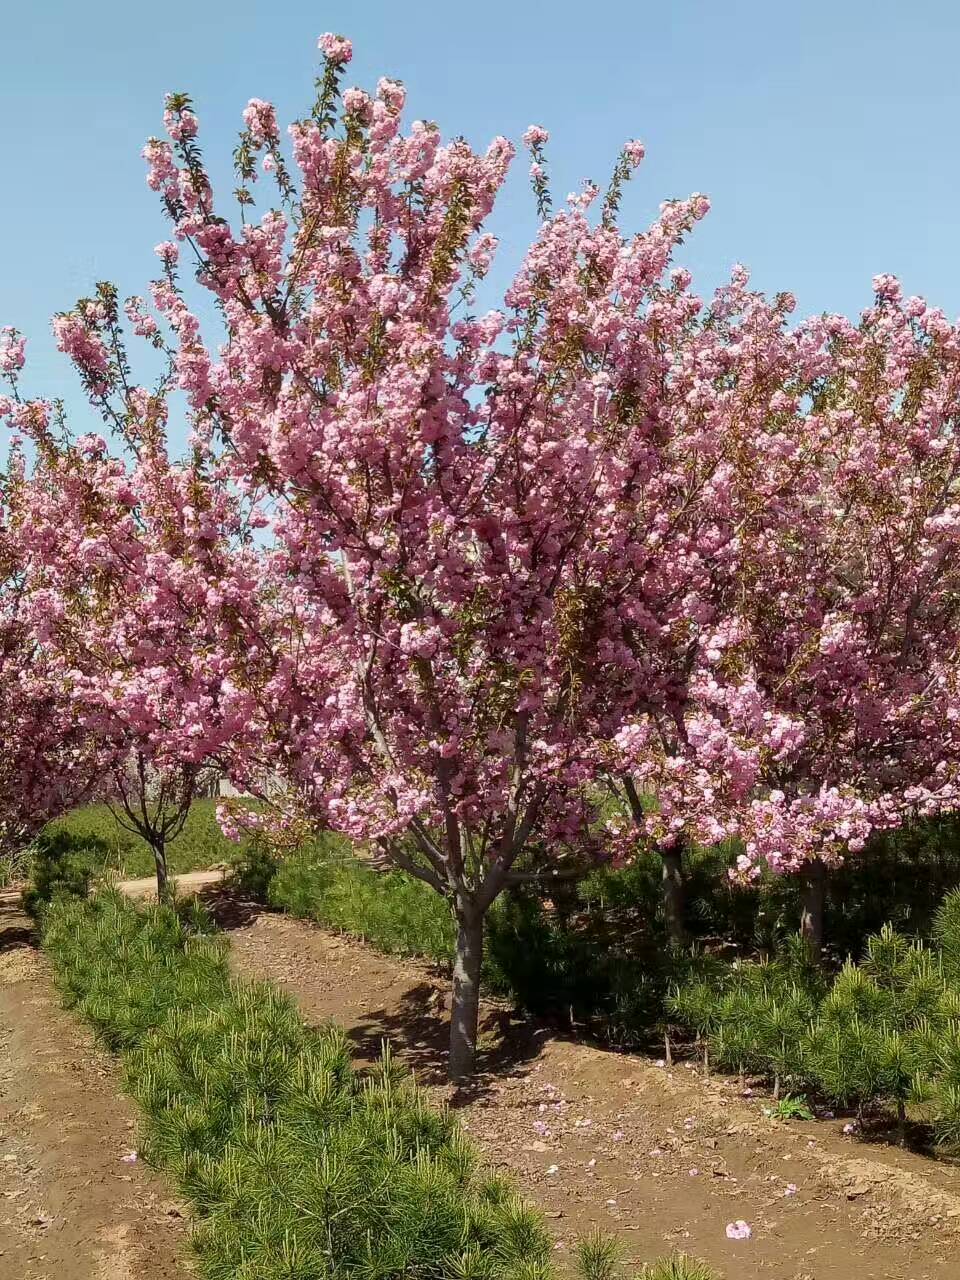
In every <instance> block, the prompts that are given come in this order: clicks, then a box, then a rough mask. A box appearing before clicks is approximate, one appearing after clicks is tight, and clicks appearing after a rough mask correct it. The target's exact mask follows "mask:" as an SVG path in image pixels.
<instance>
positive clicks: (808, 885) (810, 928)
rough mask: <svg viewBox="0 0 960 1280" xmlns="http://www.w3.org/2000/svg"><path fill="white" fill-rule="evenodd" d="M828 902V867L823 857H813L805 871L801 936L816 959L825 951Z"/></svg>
mask: <svg viewBox="0 0 960 1280" xmlns="http://www.w3.org/2000/svg"><path fill="white" fill-rule="evenodd" d="M826 903H827V868H826V867H825V866H824V863H823V861H822V859H820V858H813V859H812V860H811V861H810V862H808V863H807V867H806V870H805V871H804V873H803V898H802V901H801V907H800V936H801V937H802V938H803V939H804V941H805V942H806V944H807V946H808V947H809V949H810V954H811V955H812V956H813V958H814V959H815V960H819V959H820V953H821V952H822V951H823V936H824V935H823V931H824V914H825V910H826Z"/></svg>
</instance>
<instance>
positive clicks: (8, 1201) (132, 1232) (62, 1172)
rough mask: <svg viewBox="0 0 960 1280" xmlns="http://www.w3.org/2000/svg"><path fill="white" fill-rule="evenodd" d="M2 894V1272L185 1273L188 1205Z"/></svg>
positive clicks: (46, 1276)
mask: <svg viewBox="0 0 960 1280" xmlns="http://www.w3.org/2000/svg"><path fill="white" fill-rule="evenodd" d="M17 901H18V895H17V894H15V893H5V894H0V1277H2V1278H3V1280H186V1277H187V1276H188V1275H189V1274H190V1272H189V1268H188V1265H187V1262H186V1260H185V1259H186V1254H185V1250H184V1248H183V1246H184V1243H185V1241H184V1235H185V1229H186V1220H185V1217H184V1215H185V1213H186V1209H185V1208H184V1207H183V1206H182V1205H181V1204H179V1203H178V1202H177V1201H176V1199H175V1196H174V1195H173V1192H172V1189H171V1187H170V1185H169V1184H168V1183H167V1181H166V1180H165V1179H164V1178H162V1177H161V1176H160V1175H159V1174H156V1173H154V1172H152V1171H151V1170H150V1169H148V1168H147V1167H146V1166H145V1165H144V1163H143V1161H141V1160H137V1161H135V1162H128V1161H124V1159H123V1157H124V1156H128V1157H129V1156H130V1155H131V1153H132V1152H133V1151H134V1150H135V1149H136V1128H135V1119H134V1109H133V1106H132V1104H130V1103H129V1102H128V1101H127V1100H126V1099H125V1098H124V1097H123V1096H122V1095H121V1094H120V1092H119V1084H118V1077H117V1070H116V1065H115V1063H114V1062H113V1060H112V1059H111V1058H110V1056H109V1055H108V1054H106V1053H104V1052H102V1051H101V1050H100V1049H98V1048H97V1047H96V1045H95V1044H94V1043H93V1039H92V1037H91V1035H90V1034H89V1032H88V1031H87V1030H86V1028H85V1027H84V1026H83V1025H82V1024H81V1023H80V1021H79V1019H77V1018H76V1017H74V1016H73V1015H71V1014H69V1013H66V1012H65V1011H64V1010H63V1009H61V1008H60V1006H59V1004H58V1002H57V998H56V995H55V993H54V991H53V987H52V983H51V980H50V974H49V971H48V968H47V964H46V960H45V958H44V957H43V955H42V954H41V953H40V952H38V951H37V950H36V948H35V947H34V945H33V936H32V931H31V926H30V920H29V918H28V917H27V916H25V915H24V914H23V913H22V912H21V911H20V910H19V907H18V905H17Z"/></svg>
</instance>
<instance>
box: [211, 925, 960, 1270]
mask: <svg viewBox="0 0 960 1280" xmlns="http://www.w3.org/2000/svg"><path fill="white" fill-rule="evenodd" d="M232 941H233V956H234V963H235V965H236V967H237V969H238V971H240V972H243V973H244V974H248V975H252V976H257V977H262V978H269V979H272V980H273V981H275V982H278V983H280V984H281V985H282V986H283V987H285V988H286V989H287V990H288V991H289V992H290V993H291V994H292V995H293V996H294V997H295V998H296V999H297V1000H298V1002H299V1003H300V1005H301V1007H302V1009H303V1011H304V1013H305V1015H306V1016H307V1017H308V1018H311V1019H316V1020H321V1019H327V1018H333V1019H336V1020H337V1021H338V1022H339V1023H341V1024H342V1025H343V1026H345V1027H346V1028H347V1032H348V1035H349V1037H350V1039H351V1041H352V1042H353V1045H354V1047H355V1050H356V1053H357V1055H358V1057H359V1058H360V1059H362V1060H370V1059H372V1058H374V1057H376V1055H377V1054H378V1052H379V1050H380V1046H381V1043H382V1041H383V1040H384V1039H389V1040H390V1041H391V1042H392V1044H393V1045H394V1047H395V1048H396V1050H397V1052H398V1054H399V1055H400V1056H401V1057H402V1058H403V1059H404V1060H405V1061H406V1062H407V1063H408V1064H409V1065H410V1066H411V1067H413V1069H414V1070H415V1072H416V1074H417V1077H418V1079H419V1080H420V1081H421V1083H422V1084H424V1085H425V1087H427V1088H428V1089H429V1090H430V1091H431V1092H432V1093H434V1094H435V1095H436V1096H438V1097H443V1098H444V1099H447V1100H449V1101H450V1102H451V1104H452V1105H453V1106H454V1107H455V1108H456V1109H457V1111H458V1114H459V1115H460V1117H461V1119H462V1121H463V1123H464V1125H465V1126H466V1127H467V1129H468V1131H469V1132H470V1134H471V1135H472V1136H473V1137H474V1139H475V1140H476V1141H477V1142H478V1143H479V1144H480V1146H481V1147H482V1149H483V1150H484V1152H485V1153H486V1157H487V1160H488V1162H489V1163H490V1164H491V1165H493V1166H496V1167H498V1168H500V1169H501V1170H503V1171H505V1172H508V1173H509V1174H511V1175H512V1176H513V1177H514V1178H515V1180H516V1181H517V1182H518V1184H519V1185H520V1187H521V1188H522V1189H523V1190H524V1191H525V1192H527V1193H528V1194H529V1195H530V1196H531V1197H532V1198H533V1199H535V1200H537V1201H539V1202H540V1203H541V1205H542V1206H543V1207H544V1209H545V1211H546V1213H547V1216H548V1218H549V1219H550V1226H551V1228H552V1230H553V1231H554V1234H555V1236H556V1239H557V1250H558V1253H559V1254H561V1255H562V1254H564V1253H568V1252H569V1250H570V1249H571V1246H572V1244H573V1242H574V1240H575V1239H576V1237H577V1236H578V1235H580V1234H582V1233H583V1232H584V1231H586V1230H588V1229H590V1228H591V1227H593V1226H595V1225H598V1226H600V1227H602V1228H604V1229H606V1230H609V1231H613V1232H616V1233H618V1234H619V1235H620V1236H621V1237H622V1238H623V1240H624V1241H625V1245H626V1250H627V1255H628V1257H630V1258H632V1259H635V1260H636V1261H645V1260H647V1261H648V1260H650V1259H652V1258H653V1257H656V1256H658V1255H660V1254H663V1253H667V1252H672V1251H674V1250H677V1249H679V1250H683V1251H685V1252H689V1253H691V1254H693V1255H695V1256H697V1257H700V1258H703V1259H704V1260H705V1261H707V1262H709V1263H710V1264H711V1265H713V1266H714V1267H715V1268H716V1269H717V1270H718V1272H719V1273H720V1275H721V1276H723V1277H725V1278H726V1280H753V1278H758V1280H841V1278H842V1280H849V1278H850V1277H855V1278H856V1280H960V1169H958V1168H956V1167H954V1166H951V1165H947V1164H945V1163H940V1162H936V1161H933V1160H931V1159H928V1158H925V1157H923V1156H921V1155H914V1154H912V1153H910V1152H904V1151H900V1150H898V1149H896V1148H893V1147H889V1146H885V1145H876V1144H869V1145H868V1144H867V1143H865V1142H860V1141H857V1140H856V1139H855V1138H851V1137H845V1136H844V1135H843V1133H842V1121H840V1120H835V1121H814V1122H810V1123H783V1122H778V1121H776V1120H773V1119H770V1118H768V1117H766V1116H765V1115H764V1114H763V1110H762V1106H763V1103H764V1102H765V1101H767V1100H766V1099H764V1098H759V1097H757V1098H754V1097H752V1096H744V1094H743V1091H742V1090H741V1088H740V1086H739V1085H738V1084H737V1083H736V1082H733V1081H725V1080H721V1079H718V1078H704V1077H703V1076H702V1075H701V1074H700V1072H699V1070H698V1069H696V1068H694V1067H691V1066H685V1065H680V1066H677V1067H675V1068H673V1069H667V1068H666V1067H664V1066H662V1065H658V1064H656V1063H654V1062H653V1061H652V1060H650V1059H645V1058H642V1057H638V1056H634V1055H625V1054H616V1053H610V1052H606V1051H603V1050H599V1049H595V1048H592V1047H590V1046H587V1045H583V1044H579V1043H573V1042H569V1041H565V1040H563V1039H559V1038H556V1037H555V1036H554V1035H552V1034H551V1033H550V1032H548V1031H546V1030H545V1029H543V1028H537V1027H536V1026H533V1025H531V1024H530V1023H529V1022H528V1021H524V1020H520V1019H518V1018H516V1017H513V1016H511V1013H510V1011H509V1010H508V1009H505V1008H498V1007H495V1006H492V1005H491V1006H488V1007H486V1008H485V1011H484V1016H483V1045H484V1053H483V1055H482V1071H481V1076H480V1079H479V1081H478V1083H477V1085H476V1087H475V1088H473V1089H471V1090H470V1091H469V1092H461V1093H460V1094H454V1095H451V1093H450V1089H449V1086H447V1085H445V1084H444V1083H443V1074H442V1073H443V1049H444V1042H445V1038H446V1028H445V1025H444V1022H445V988H444V984H443V982H442V981H441V980H440V979H439V978H438V977H437V976H436V975H435V974H434V973H433V972H431V970H430V969H429V968H427V967H426V966H423V965H420V964H417V963H413V962H408V961H407V962H405V961H400V960H397V959H394V958H390V957H384V956H381V955H379V954H377V953H375V952H374V951H372V950H370V949H369V948H367V947H364V946H363V945H361V944H360V943H358V942H355V941H353V940H351V939H348V938H343V937H339V936H335V935H332V934H330V933H328V932H326V931H324V930H322V929H320V928H317V927H316V926H314V925H311V924H309V923H305V922H303V921H299V920H294V919H291V918H290V917H287V916H282V915H274V914H270V913H258V912H257V911H255V910H254V909H250V910H249V911H247V912H246V914H244V913H241V914H240V917H239V920H238V921H235V927H234V928H233V934H232ZM791 1184H792V1186H793V1187H795V1188H796V1191H795V1192H791V1193H789V1194H788V1189H789V1188H790V1187H791ZM737 1219H744V1220H745V1221H746V1222H748V1223H749V1224H750V1226H751V1227H752V1232H753V1234H752V1237H751V1238H750V1239H748V1240H743V1241H731V1240H728V1239H727V1238H726V1234H725V1228H726V1225H727V1223H729V1222H731V1221H735V1220H737Z"/></svg>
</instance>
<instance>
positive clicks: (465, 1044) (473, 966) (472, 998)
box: [447, 906, 483, 1083]
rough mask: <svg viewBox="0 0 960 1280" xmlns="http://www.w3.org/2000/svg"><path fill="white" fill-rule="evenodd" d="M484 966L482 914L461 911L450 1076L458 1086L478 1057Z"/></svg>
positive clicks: (459, 914) (451, 1026)
mask: <svg viewBox="0 0 960 1280" xmlns="http://www.w3.org/2000/svg"><path fill="white" fill-rule="evenodd" d="M482 963H483V914H482V912H480V911H478V910H477V909H476V908H475V907H473V906H470V907H467V908H458V911H457V950H456V957H455V959H454V965H453V1000H452V1007H451V1010H450V1058H449V1064H448V1068H447V1072H448V1075H449V1077H450V1079H451V1080H452V1081H454V1082H455V1083H459V1082H462V1081H464V1080H468V1079H469V1078H470V1077H471V1076H472V1075H473V1071H474V1064H475V1062H476V1057H477V1027H478V1024H479V1020H480V967H481V964H482Z"/></svg>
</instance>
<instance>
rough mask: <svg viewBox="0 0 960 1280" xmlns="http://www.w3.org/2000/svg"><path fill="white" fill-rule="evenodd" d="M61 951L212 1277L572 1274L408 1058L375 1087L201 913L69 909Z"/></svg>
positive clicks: (69, 999)
mask: <svg viewBox="0 0 960 1280" xmlns="http://www.w3.org/2000/svg"><path fill="white" fill-rule="evenodd" d="M43 940H44V946H45V948H46V949H47V952H48V953H49V955H50V956H51V959H52V961H53V964H54V969H55V974H56V980H57V984H58V986H59V989H60V991H61V993H62V996H63V999H64V1002H65V1003H66V1004H67V1005H68V1006H72V1007H75V1008H76V1009H78V1011H79V1012H80V1013H82V1014H83V1016H84V1017H86V1018H87V1019H88V1021H90V1022H91V1023H92V1025H93V1026H94V1027H95V1029H96V1031H97V1034H98V1036H99V1037H100V1039H101V1040H102V1041H103V1042H104V1043H105V1044H106V1045H108V1046H109V1047H110V1048H111V1049H112V1050H114V1051H115V1052H117V1053H119V1054H121V1056H122V1059H123V1066H124V1080H125V1083H126V1088H127V1089H128V1090H129V1091H130V1093H132V1094H133V1096H134V1097H135V1098H136V1100H137V1101H138V1103H139V1104H140V1106H141V1108H142V1112H143V1117H144V1130H145V1131H144V1144H143V1145H144V1154H145V1155H146V1156H147V1158H148V1159H150V1160H151V1161H152V1162H154V1163H156V1164H158V1165H160V1166H162V1167H164V1168H166V1169H168V1170H169V1171H170V1172H172V1173H173V1174H174V1176H175V1177H176V1179H177V1181H178V1182H179V1184H180V1187H181V1189H182V1191H183V1193H184V1194H185V1195H186V1196H187V1197H188V1199H189V1200H190V1201H191V1203H192V1204H193V1207H194V1209H195V1211H196V1213H197V1215H198V1219H199V1221H198V1224H197V1226H196V1229H195V1231H194V1235H193V1248H194V1250H195V1253H196V1255H197V1259H198V1265H199V1269H200V1274H201V1275H203V1276H205V1277H208V1280H227V1277H229V1278H230V1280H254V1277H256V1280H314V1278H318V1280H319V1278H323V1280H339V1278H341V1277H351V1278H353V1277H356V1280H360V1277H363V1278H364V1280H368V1278H370V1280H372V1278H374V1277H382V1278H383V1280H388V1278H389V1277H400V1276H404V1277H411V1278H412V1277H423V1278H424V1280H428V1278H429V1280H445V1278H446V1277H449V1278H450V1280H453V1278H454V1277H457V1278H458V1280H465V1278H468V1277H476V1280H487V1278H489V1280H538V1278H542V1280H548V1277H550V1276H552V1275H553V1271H552V1267H551V1261H550V1256H551V1251H552V1250H551V1242H550V1238H549V1235H548V1233H547V1231H546V1229H545V1227H544V1224H543V1221H542V1219H541V1217H540V1215H539V1214H538V1213H537V1212H536V1211H535V1210H533V1209H531V1208H530V1207H529V1206H528V1205H526V1204H525V1203H524V1202H523V1201H522V1200H521V1199H520V1198H519V1197H518V1195H517V1194H516V1193H515V1192H514V1191H513V1190H512V1189H511V1188H510V1187H509V1186H508V1185H507V1184H505V1183H504V1182H503V1181H502V1180H501V1179H499V1178H493V1177H491V1176H490V1175H489V1174H487V1173H486V1171H485V1170H484V1169H483V1168H482V1166H481V1165H480V1163H479V1161H478V1159H477V1156H476V1153H475V1151H474V1150H473V1148H472V1147H471V1145H470V1144H469V1143H468V1142H467V1140H466V1139H465V1137H464V1135H463V1133H462V1131H461V1130H460V1128H459V1126H458V1125H457V1124H456V1122H455V1121H454V1120H453V1119H452V1117H451V1116H450V1115H449V1114H447V1113H445V1112H442V1111H438V1110H436V1109H434V1108H432V1107H431V1106H429V1105H428V1104H427V1102H426V1100H425V1099H424V1097H423V1095H422V1094H420V1093H419V1092H418V1091H417V1089H416V1088H415V1087H414V1086H413V1084H412V1083H411V1082H410V1080H409V1079H408V1078H407V1077H406V1075H405V1074H404V1073H402V1072H401V1071H399V1070H398V1069H397V1067H396V1065H395V1064H394V1062H393V1061H392V1060H391V1058H390V1056H389V1054H385V1055H384V1057H383V1060H382V1061H381V1063H380V1064H379V1066H378V1067H377V1068H376V1069H375V1070H373V1071H371V1072H369V1073H366V1074H363V1075H361V1074H358V1073H356V1072H355V1071H354V1070H353V1069H352V1067H351V1064H350V1061H349V1058H348V1055H347V1051H346V1047H345V1043H344V1037H343V1034H342V1032H341V1031H340V1030H339V1029H335V1028H329V1027H328V1028H323V1029H316V1028H311V1027H308V1026H306V1025H305V1024H304V1023H303V1021H302V1020H301V1018H300V1017H299V1015H298V1013H297V1011H296V1009H295V1008H294V1006H293V1004H292V1003H291V1001H290V1000H289V999H287V997H285V996H284V995H282V994H281V993H280V992H279V991H278V990H277V989H276V988H274V987H272V986H269V985H265V984H254V983H248V982H238V981H236V980H233V979H231V978H230V977H229V975H228V971H227V964H226V944H225V942H224V941H223V940H222V938H219V937H216V936H210V935H209V933H208V931H207V926H206V924H205V921H204V919H203V916H202V915H201V914H200V913H198V912H194V913H193V916H192V918H190V917H189V916H188V915H187V914H186V913H185V911H184V909H183V908H181V909H180V912H179V913H178V912H177V911H175V910H174V909H172V908H170V907H152V908H150V909H136V908H134V907H133V906H132V905H131V904H129V903H127V902H125V901H123V900H121V899H120V898H119V897H118V896H117V895H114V894H101V895H98V896H97V897H96V898H94V899H93V900H91V901H81V900H78V899H66V898H64V899H61V900H59V901H57V902H55V903H54V904H53V905H52V906H51V908H50V910H49V911H48V912H47V913H46V916H45V923H44V930H43Z"/></svg>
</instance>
